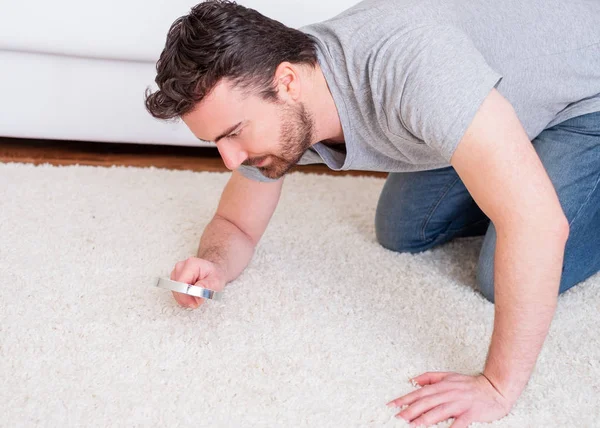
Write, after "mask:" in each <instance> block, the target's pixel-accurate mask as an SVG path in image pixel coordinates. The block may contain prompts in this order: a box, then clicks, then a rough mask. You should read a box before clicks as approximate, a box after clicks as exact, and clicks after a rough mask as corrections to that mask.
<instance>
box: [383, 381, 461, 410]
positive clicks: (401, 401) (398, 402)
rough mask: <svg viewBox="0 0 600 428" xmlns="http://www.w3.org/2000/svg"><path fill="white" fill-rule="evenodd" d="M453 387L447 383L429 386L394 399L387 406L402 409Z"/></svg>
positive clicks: (453, 386)
mask: <svg viewBox="0 0 600 428" xmlns="http://www.w3.org/2000/svg"><path fill="white" fill-rule="evenodd" d="M454 388H455V385H451V384H449V383H441V384H437V385H429V386H427V388H419V389H417V390H416V391H413V392H411V393H409V394H406V395H404V396H402V397H399V398H396V399H395V400H392V401H390V402H389V403H388V404H387V405H388V406H396V407H402V406H404V405H406V404H408V405H410V404H412V403H414V402H415V401H417V400H420V399H422V398H424V397H427V396H429V395H433V394H438V393H441V392H445V391H447V390H449V389H454Z"/></svg>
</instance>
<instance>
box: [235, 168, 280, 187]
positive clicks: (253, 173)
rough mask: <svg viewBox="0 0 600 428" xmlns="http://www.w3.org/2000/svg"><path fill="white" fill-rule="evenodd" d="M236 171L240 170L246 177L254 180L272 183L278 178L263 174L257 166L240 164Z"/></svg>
mask: <svg viewBox="0 0 600 428" xmlns="http://www.w3.org/2000/svg"><path fill="white" fill-rule="evenodd" d="M236 171H238V172H239V173H240V174H242V175H243V176H244V177H246V178H249V179H250V180H254V181H262V182H265V183H272V182H274V181H277V180H278V179H273V178H268V177H265V176H264V175H262V173H261V172H260V170H259V169H258V168H257V167H255V166H247V165H240V166H239V167H237V169H236Z"/></svg>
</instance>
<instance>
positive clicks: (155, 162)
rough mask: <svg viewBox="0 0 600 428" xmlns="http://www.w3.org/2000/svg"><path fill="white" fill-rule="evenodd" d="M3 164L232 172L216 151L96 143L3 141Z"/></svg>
mask: <svg viewBox="0 0 600 428" xmlns="http://www.w3.org/2000/svg"><path fill="white" fill-rule="evenodd" d="M0 162H23V163H31V164H35V165H39V164H43V163H49V164H52V165H75V164H79V165H94V166H112V165H118V166H135V167H149V166H154V167H157V168H168V169H179V170H191V171H216V172H222V171H228V169H227V168H226V167H225V165H224V164H223V161H222V160H221V157H220V156H219V152H218V151H217V149H216V148H212V147H182V146H170V145H153V144H116V143H94V142H88V141H58V140H31V139H21V138H5V137H0ZM292 171H300V172H314V173H322V174H331V175H370V176H376V177H385V176H387V173H381V172H370V171H344V172H342V171H332V170H330V169H329V168H327V167H326V166H325V165H301V166H296V167H294V168H293V169H292Z"/></svg>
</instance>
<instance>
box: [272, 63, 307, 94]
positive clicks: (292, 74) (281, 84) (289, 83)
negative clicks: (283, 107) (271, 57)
mask: <svg viewBox="0 0 600 428" xmlns="http://www.w3.org/2000/svg"><path fill="white" fill-rule="evenodd" d="M274 80H275V87H276V89H277V91H278V94H279V99H280V100H281V101H283V102H286V101H297V100H298V99H299V98H300V92H301V84H300V73H299V69H298V67H297V66H295V65H294V64H292V63H290V62H288V61H283V62H282V63H281V64H279V65H278V66H277V69H276V70H275V78H274Z"/></svg>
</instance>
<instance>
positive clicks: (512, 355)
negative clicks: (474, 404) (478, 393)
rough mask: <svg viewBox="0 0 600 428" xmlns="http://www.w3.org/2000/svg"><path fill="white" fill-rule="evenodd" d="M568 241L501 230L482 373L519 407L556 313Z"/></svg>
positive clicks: (549, 234) (559, 236)
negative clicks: (489, 335) (490, 331)
mask: <svg viewBox="0 0 600 428" xmlns="http://www.w3.org/2000/svg"><path fill="white" fill-rule="evenodd" d="M565 243H566V237H564V236H563V234H561V233H560V232H555V231H552V232H548V231H545V232H543V231H541V230H539V229H538V230H537V231H536V230H535V229H533V228H527V227H523V228H518V229H513V230H511V231H501V230H498V234H497V240H496V253H495V262H494V263H495V264H494V271H495V274H494V300H495V318H494V332H493V334H492V340H491V345H490V349H489V353H488V358H487V361H486V366H485V370H484V374H485V375H486V376H487V377H488V378H489V379H490V381H491V382H492V383H493V384H494V385H495V386H496V388H497V389H499V391H500V393H502V394H503V395H504V396H505V398H507V399H508V400H510V401H511V402H513V403H514V402H515V401H516V400H517V398H518V397H519V395H520V394H521V392H522V391H523V389H524V388H525V386H526V385H527V382H528V381H529V378H530V376H531V373H532V371H533V368H534V367H535V363H536V361H537V358H538V355H539V353H540V351H541V349H542V346H543V343H544V341H545V339H546V335H547V333H548V330H549V328H550V323H551V321H552V318H553V316H554V312H555V309H556V304H557V298H558V290H559V285H560V278H561V274H562V265H563V256H564V249H565Z"/></svg>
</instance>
